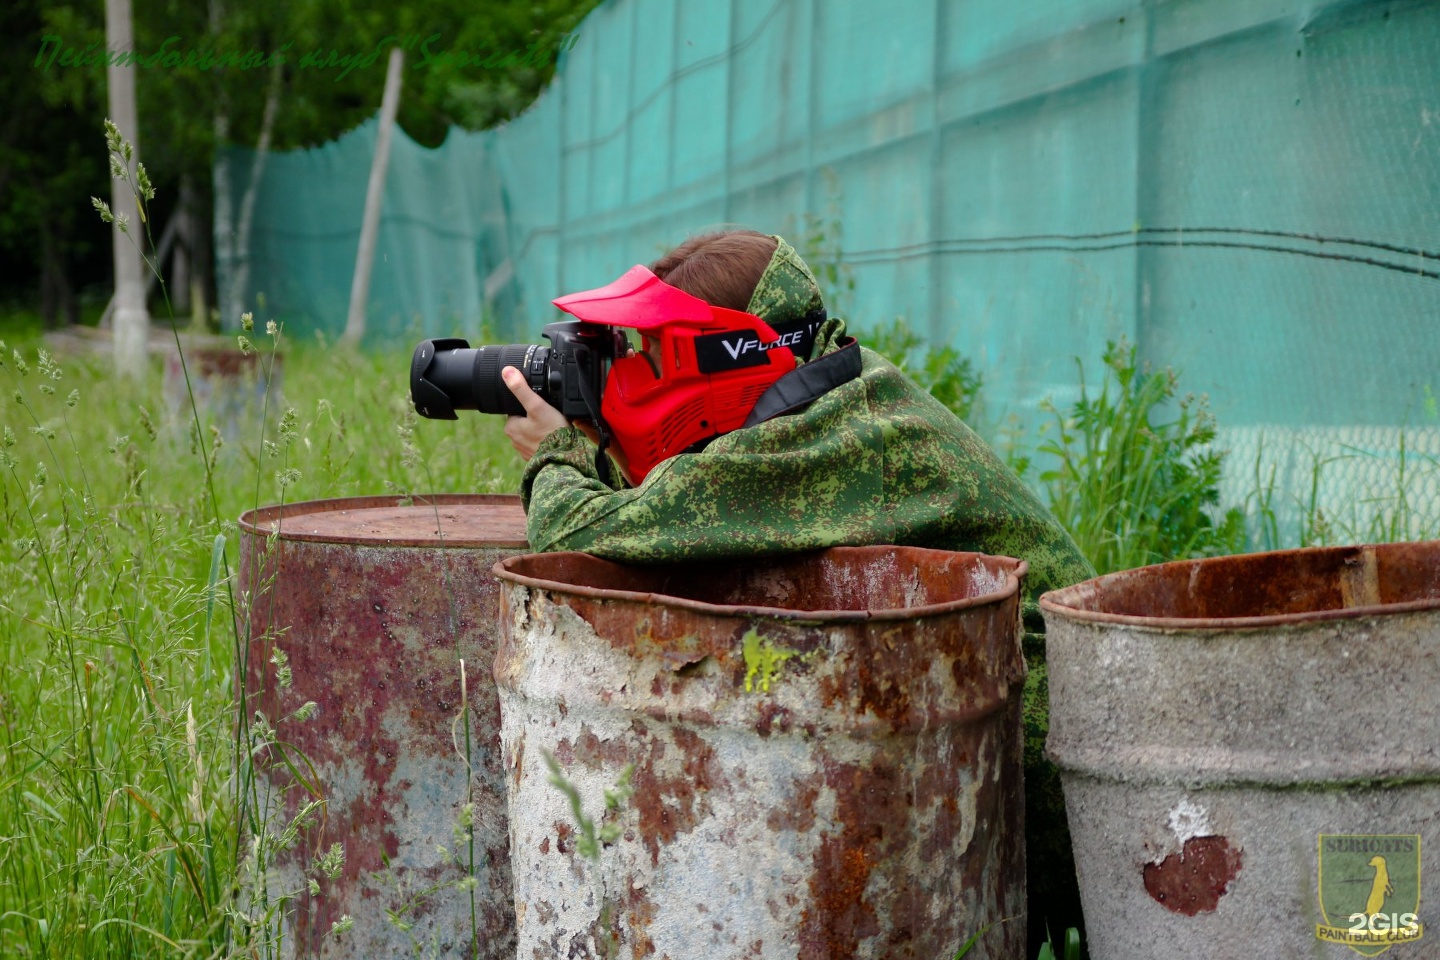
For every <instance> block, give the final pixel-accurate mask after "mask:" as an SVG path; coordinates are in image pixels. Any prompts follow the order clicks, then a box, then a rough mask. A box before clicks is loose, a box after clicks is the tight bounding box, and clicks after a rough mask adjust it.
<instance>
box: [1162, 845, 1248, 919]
mask: <svg viewBox="0 0 1440 960" xmlns="http://www.w3.org/2000/svg"><path fill="white" fill-rule="evenodd" d="M1243 860H1244V851H1243V850H1241V849H1239V848H1238V847H1232V846H1230V841H1229V840H1227V839H1226V838H1224V837H1191V838H1190V839H1189V840H1186V841H1185V846H1184V847H1182V848H1181V850H1180V852H1179V853H1178V854H1176V853H1172V854H1170V856H1168V857H1166V858H1165V859H1164V860H1162V861H1161V862H1159V863H1147V864H1145V869H1144V877H1145V892H1146V893H1148V894H1150V896H1151V897H1152V898H1153V899H1154V900H1155V902H1156V903H1158V904H1160V905H1161V906H1163V907H1164V908H1165V909H1167V910H1172V911H1174V912H1175V913H1180V914H1184V915H1185V916H1187V917H1193V916H1195V915H1196V914H1197V913H1209V912H1210V911H1212V910H1214V909H1215V908H1216V907H1218V906H1219V905H1220V898H1221V897H1223V896H1225V891H1226V889H1227V888H1228V887H1229V885H1230V882H1231V881H1232V880H1234V879H1235V876H1236V875H1237V874H1238V873H1239V872H1240V866H1241V863H1242V861H1243Z"/></svg>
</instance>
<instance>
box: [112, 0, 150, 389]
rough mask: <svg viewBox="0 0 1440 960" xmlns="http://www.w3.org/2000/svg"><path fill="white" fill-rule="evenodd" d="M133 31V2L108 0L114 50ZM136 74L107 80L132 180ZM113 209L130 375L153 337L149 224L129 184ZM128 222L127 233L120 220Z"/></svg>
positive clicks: (136, 155) (124, 72)
mask: <svg viewBox="0 0 1440 960" xmlns="http://www.w3.org/2000/svg"><path fill="white" fill-rule="evenodd" d="M133 37H134V34H133V32H132V30H131V24H130V0H105V43H106V46H107V48H108V49H110V50H129V49H131V47H132V46H133V43H132V40H133ZM135 73H136V71H135V70H134V69H132V68H131V67H129V66H120V65H119V64H114V63H112V64H110V65H109V66H108V67H106V82H107V85H108V88H109V89H108V95H109V101H110V119H111V120H112V121H113V122H114V123H115V125H116V126H117V127H119V129H120V135H121V136H122V137H124V138H125V139H127V140H129V141H130V143H131V146H132V148H133V153H132V155H131V157H130V160H129V161H128V163H127V166H129V169H130V175H131V178H132V180H133V178H134V175H135V164H138V163H139V162H140V130H139V120H138V116H137V114H136V111H135ZM111 209H112V210H113V211H114V212H115V223H114V225H113V227H112V229H111V233H110V239H111V243H112V246H113V250H114V262H115V313H114V316H113V319H112V323H111V327H112V331H113V336H114V343H115V369H116V370H117V371H119V372H120V373H122V374H124V375H126V376H130V377H140V376H141V375H143V374H144V372H145V349H146V343H147V341H148V340H149V335H150V314H149V311H147V310H146V308H145V288H144V284H143V281H142V279H141V278H142V276H143V273H142V268H141V256H140V250H141V244H142V243H143V242H144V240H145V224H144V223H143V222H142V221H141V220H140V217H139V212H138V208H137V204H136V201H135V195H134V193H133V192H132V189H131V186H130V184H128V183H121V182H120V181H118V180H117V181H115V182H113V183H112V184H111ZM122 216H123V217H125V218H126V219H127V220H128V221H129V222H128V224H127V226H126V229H125V231H124V232H122V231H121V229H120V218H121V217H122Z"/></svg>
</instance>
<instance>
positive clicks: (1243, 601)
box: [1040, 541, 1440, 628]
mask: <svg viewBox="0 0 1440 960" xmlns="http://www.w3.org/2000/svg"><path fill="white" fill-rule="evenodd" d="M1437 556H1440V541H1432V542H1429V543H1382V544H1369V545H1363V546H1347V547H1312V548H1306V549H1303V550H1277V551H1274V552H1271V553H1252V554H1243V555H1239V556H1231V557H1212V558H1209V559H1205V560H1180V561H1176V562H1174V563H1165V564H1160V565H1158V566H1153V567H1144V568H1142V569H1139V570H1125V571H1121V572H1119V573H1112V574H1109V575H1107V576H1104V577H1097V578H1096V579H1094V580H1087V581H1085V582H1084V583H1080V584H1076V585H1075V586H1073V587H1066V588H1065V589H1063V590H1054V591H1051V592H1050V593H1047V594H1045V596H1043V597H1041V599H1040V606H1041V607H1042V608H1043V609H1045V610H1048V611H1050V612H1052V613H1057V614H1060V615H1063V616H1066V617H1069V618H1072V619H1080V620H1090V621H1097V622H1107V623H1126V622H1130V620H1131V618H1136V619H1143V620H1145V621H1148V622H1149V623H1150V624H1151V625H1154V626H1162V627H1163V626H1172V625H1173V626H1180V627H1189V628H1195V627H1202V628H1203V627H1214V628H1222V627H1230V628H1233V627H1236V626H1241V625H1244V626H1271V625H1280V624H1285V623H1299V622H1306V621H1313V620H1333V619H1341V618H1347V617H1355V616H1359V615H1361V614H1362V613H1363V612H1364V611H1375V612H1379V611H1380V610H1381V609H1382V608H1384V612H1386V613H1393V612H1400V611H1403V610H1428V609H1434V608H1436V607H1440V563H1436V557H1437Z"/></svg>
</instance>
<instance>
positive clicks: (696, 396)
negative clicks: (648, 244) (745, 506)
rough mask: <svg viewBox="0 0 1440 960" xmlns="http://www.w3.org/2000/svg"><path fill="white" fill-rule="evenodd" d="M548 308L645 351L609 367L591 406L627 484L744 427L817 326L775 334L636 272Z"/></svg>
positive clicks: (744, 316)
mask: <svg viewBox="0 0 1440 960" xmlns="http://www.w3.org/2000/svg"><path fill="white" fill-rule="evenodd" d="M553 302H554V304H555V306H557V307H559V308H560V309H561V310H564V311H565V312H566V313H568V314H570V315H572V316H574V317H575V318H576V319H578V320H581V321H584V322H586V323H595V324H605V325H607V326H612V327H625V328H629V329H631V330H638V331H640V336H641V338H642V340H643V347H644V349H643V350H642V351H640V352H637V353H636V354H635V355H634V356H631V357H623V358H617V359H616V360H615V361H614V362H613V363H612V365H611V368H610V373H609V376H608V377H607V378H606V380H605V386H604V391H603V394H602V397H601V403H600V411H601V415H602V416H603V418H604V420H605V426H607V427H608V430H609V433H610V434H612V435H613V436H614V439H615V443H616V445H617V446H619V448H620V450H621V452H622V453H624V454H625V457H626V459H627V460H628V461H629V465H630V472H631V475H632V478H633V479H634V481H635V482H636V483H639V482H640V481H641V480H643V479H644V478H645V475H646V474H648V473H649V472H650V470H651V469H652V468H653V467H654V466H655V465H656V464H657V463H660V462H661V461H662V460H666V459H668V458H669V457H672V456H674V455H675V454H677V453H684V452H685V451H687V450H689V449H691V448H692V447H695V446H696V445H697V444H700V443H702V442H704V441H706V440H708V439H710V438H711V437H715V436H718V435H719V434H722V433H726V432H728V431H731V430H735V429H737V428H738V427H740V426H741V425H743V424H744V422H745V418H746V417H747V416H748V415H749V413H750V410H751V408H752V407H754V406H755V401H756V400H758V399H759V398H760V395H761V394H763V393H764V392H765V391H766V390H767V389H769V387H770V385H771V384H772V383H774V382H775V381H776V380H778V379H780V378H781V377H782V376H784V375H785V374H787V373H789V372H790V371H791V370H793V369H795V354H794V353H793V352H792V350H791V347H792V346H795V347H802V345H803V347H802V349H801V353H802V354H805V353H808V352H809V344H810V338H812V337H813V335H814V329H813V327H814V326H818V324H812V325H806V326H802V327H799V328H797V329H794V330H788V331H781V332H777V331H776V330H775V329H774V328H772V327H771V326H770V325H769V324H768V323H766V322H765V321H764V320H761V319H760V318H759V317H757V316H755V315H754V314H750V313H744V312H742V311H739V310H727V309H725V308H724V307H715V306H711V305H710V304H708V303H706V302H705V301H704V300H701V299H700V298H699V297H694V296H691V295H690V294H688V293H686V292H685V291H683V290H681V289H679V288H678V287H672V286H671V285H670V284H668V283H666V282H665V281H664V280H661V279H660V278H659V277H657V276H655V274H654V273H652V272H650V270H649V269H647V268H646V267H643V266H639V265H637V266H634V267H631V268H630V269H629V270H627V271H626V272H625V275H624V276H622V277H621V278H620V279H619V280H616V281H615V282H614V283H611V284H607V285H606V286H603V287H600V288H598V289H595V290H585V291H582V292H580V293H571V294H567V295H565V296H563V297H559V298H557V299H556V300H554V301H553ZM657 346H658V352H657V351H656V350H655V348H656V347H657ZM652 353H654V354H655V357H652V356H651V354H652ZM603 435H604V431H603V430H602V436H603Z"/></svg>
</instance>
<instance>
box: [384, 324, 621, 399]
mask: <svg viewBox="0 0 1440 960" xmlns="http://www.w3.org/2000/svg"><path fill="white" fill-rule="evenodd" d="M541 335H542V336H544V337H545V338H546V339H548V340H549V341H550V346H548V347H547V346H544V345H542V344H533V343H506V344H487V345H485V346H481V347H471V346H470V343H469V341H467V340H464V339H461V338H458V337H452V338H447V339H441V340H424V341H422V342H421V343H420V344H419V345H418V346H416V348H415V352H414V354H413V356H412V357H411V360H410V398H411V400H413V401H414V403H415V412H416V413H418V414H420V416H422V417H429V418H430V419H432V420H455V419H458V418H457V416H456V413H455V411H457V410H478V411H480V412H481V413H498V414H506V415H512V414H513V415H515V416H522V417H523V416H524V415H525V408H524V407H522V406H521V405H520V401H519V400H517V399H515V395H514V394H513V393H511V392H510V388H509V387H507V386H505V381H503V380H502V379H500V371H501V370H503V369H505V368H506V367H514V368H515V369H517V370H519V371H520V372H521V374H523V375H524V377H525V382H526V383H528V384H529V385H530V389H532V390H534V391H535V392H536V393H538V394H539V395H540V396H541V397H542V398H543V399H544V400H545V402H546V403H548V404H550V405H551V406H552V407H554V408H555V409H557V410H559V411H560V412H561V413H562V414H564V415H565V416H566V417H567V418H570V419H575V418H587V417H591V416H593V412H592V411H593V410H598V409H599V403H600V396H601V394H602V393H603V391H604V388H605V378H606V375H607V373H608V372H609V367H610V364H611V362H613V361H614V360H615V359H616V358H617V357H623V356H625V353H626V351H627V350H628V349H629V341H628V340H627V339H626V337H625V333H624V331H623V330H621V329H618V328H616V327H612V326H608V325H605V324H598V323H587V322H585V321H583V320H561V321H557V322H556V323H552V324H549V325H547V326H546V327H545V329H544V330H543V331H541ZM587 391H588V392H589V395H590V397H591V398H593V404H594V406H593V407H592V406H591V405H590V404H587V402H586V393H587Z"/></svg>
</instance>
